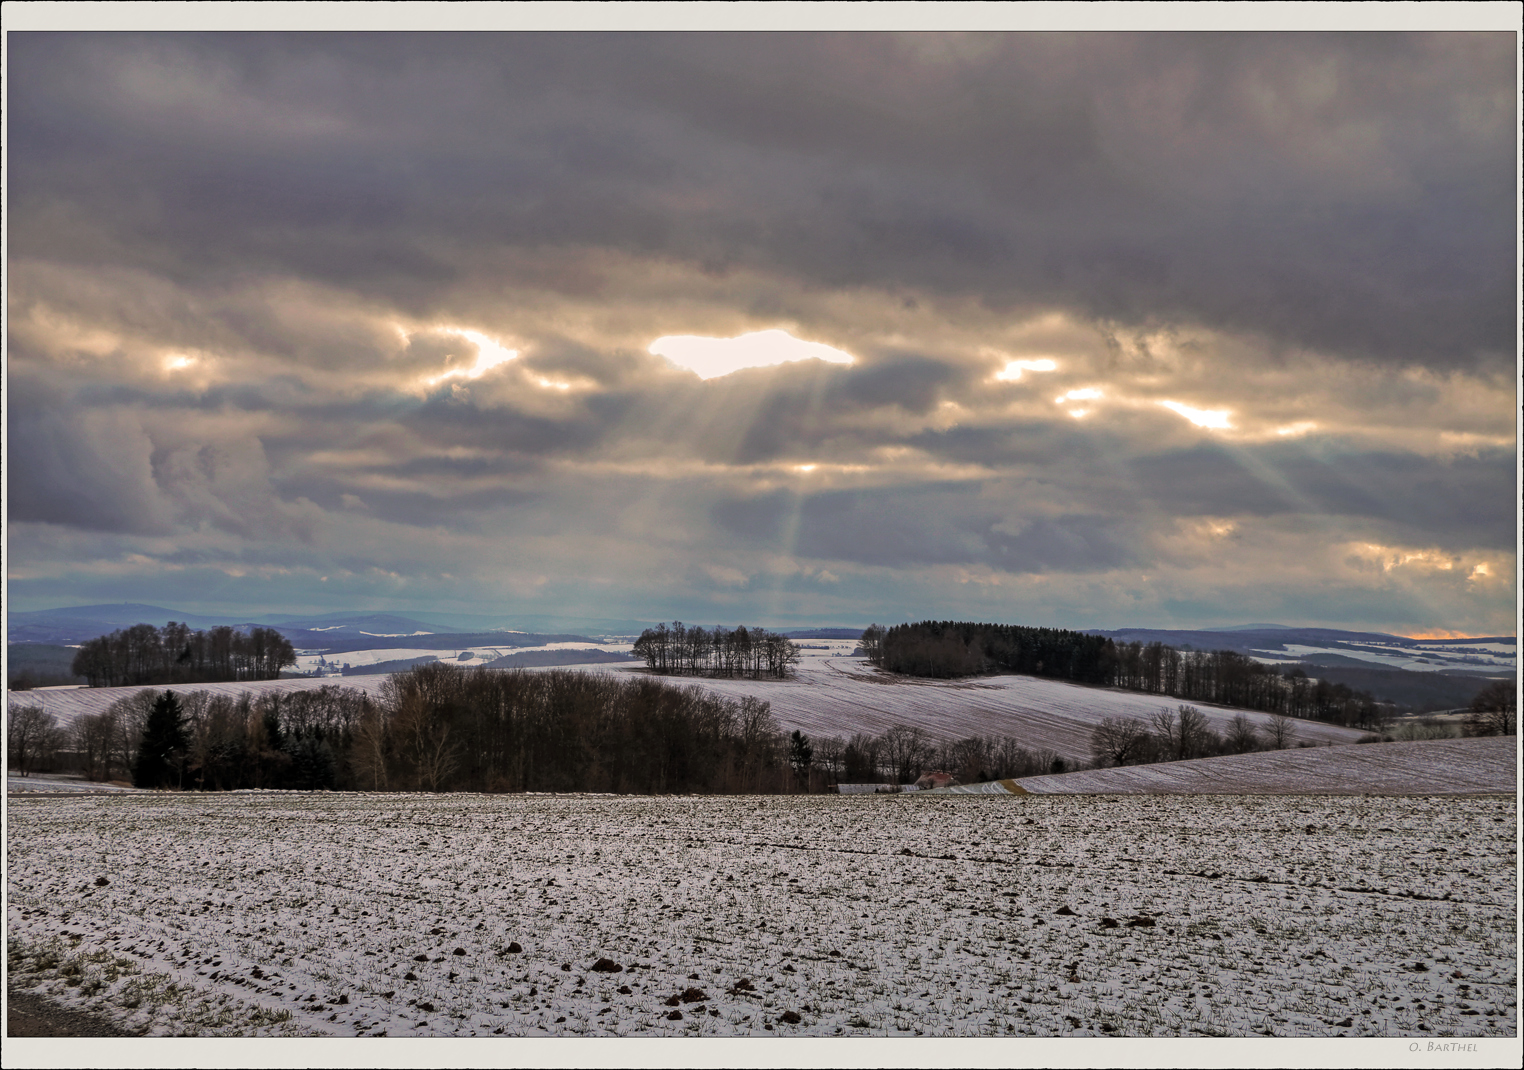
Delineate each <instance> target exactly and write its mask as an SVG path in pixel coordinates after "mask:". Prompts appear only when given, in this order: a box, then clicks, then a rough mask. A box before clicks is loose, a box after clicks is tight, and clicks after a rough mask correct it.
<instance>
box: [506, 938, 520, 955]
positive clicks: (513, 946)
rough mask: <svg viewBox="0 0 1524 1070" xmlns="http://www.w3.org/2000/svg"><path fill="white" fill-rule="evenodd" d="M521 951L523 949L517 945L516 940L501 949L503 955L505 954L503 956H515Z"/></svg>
mask: <svg viewBox="0 0 1524 1070" xmlns="http://www.w3.org/2000/svg"><path fill="white" fill-rule="evenodd" d="M523 950H524V949H523V948H522V947H521V946H520V945H519V942H518V941H517V940H514V941H513V942H511V943H510V944H509V945H508V946H507V947H505V948H503V954H505V955H517V954H518V953H519V952H520V951H523Z"/></svg>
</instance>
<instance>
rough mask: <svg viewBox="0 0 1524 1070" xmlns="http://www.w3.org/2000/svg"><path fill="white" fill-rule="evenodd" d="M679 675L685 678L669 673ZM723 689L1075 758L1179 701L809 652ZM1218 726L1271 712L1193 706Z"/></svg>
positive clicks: (1310, 727) (789, 720) (1325, 730)
mask: <svg viewBox="0 0 1524 1070" xmlns="http://www.w3.org/2000/svg"><path fill="white" fill-rule="evenodd" d="M587 668H588V670H589V671H597V670H601V671H605V672H631V671H638V670H636V669H632V668H631V667H629V666H623V665H608V666H588V667H587ZM672 679H673V680H675V681H676V682H685V681H686V679H687V678H679V677H673V678H672ZM697 682H698V683H701V684H702V685H703V686H704V687H705V688H706V689H708V690H710V691H716V692H719V693H721V694H725V695H732V696H740V695H755V696H757V697H758V698H761V699H765V700H766V701H768V702H770V703H771V704H772V712H773V716H774V717H776V718H777V720H778V723H779V724H780V725H782V726H783V727H784V728H785V729H788V730H793V729H795V728H797V729H800V730H801V731H803V732H804V733H805V734H806V735H808V736H810V737H812V738H818V737H821V736H833V735H840V736H851V735H852V734H853V733H854V732H870V733H874V734H877V733H880V732H883V731H884V730H885V729H886V728H891V727H893V726H894V725H897V724H906V725H914V726H918V727H920V728H923V729H925V730H926V731H927V732H929V733H930V734H931V735H932V736H935V737H945V738H953V739H961V738H965V737H967V736H971V735H981V736H983V735H1010V736H1014V737H1016V738H1017V739H1019V740H1020V741H1021V743H1022V745H1023V746H1025V747H1027V748H1028V749H1032V750H1036V749H1048V750H1053V751H1056V752H1058V753H1059V754H1062V755H1065V756H1067V757H1069V758H1072V759H1088V758H1089V755H1090V735H1091V733H1092V732H1094V731H1095V726H1096V725H1098V724H1100V723H1101V721H1102V720H1103V719H1104V718H1107V717H1116V718H1126V717H1136V718H1138V719H1139V720H1141V721H1143V722H1145V723H1147V721H1148V719H1149V718H1150V717H1152V716H1153V715H1154V713H1156V712H1157V711H1158V710H1160V709H1174V708H1175V707H1176V706H1178V705H1179V700H1178V699H1171V698H1169V697H1168V696H1164V695H1145V694H1139V693H1137V692H1132V691H1118V690H1113V689H1111V688H1104V687H1084V686H1081V685H1079V684H1068V683H1063V682H1062V681H1059V680H1042V679H1038V678H1037V677H1035V676H981V677H976V678H972V679H962V680H927V679H917V678H915V677H907V676H895V675H893V674H890V673H885V672H880V671H879V670H877V669H875V668H874V667H873V666H872V665H870V664H868V662H867V661H866V660H864V659H862V658H851V657H842V656H839V655H838V656H825V657H813V658H812V657H806V658H802V659H801V660H800V663H799V667H798V672H797V674H796V676H795V677H794V678H793V679H789V680H700V681H697ZM1196 705H1197V708H1198V709H1200V710H1201V712H1202V713H1203V714H1205V715H1206V718H1207V721H1208V723H1209V724H1210V725H1211V727H1212V728H1213V729H1215V730H1217V731H1219V732H1221V731H1223V730H1224V729H1225V728H1226V727H1227V723H1228V721H1229V720H1231V719H1232V718H1233V717H1234V715H1236V714H1239V713H1242V714H1243V715H1244V716H1246V717H1248V718H1249V720H1250V721H1251V722H1253V723H1254V724H1256V725H1263V724H1265V723H1266V722H1268V721H1269V719H1270V715H1269V714H1266V713H1260V712H1257V711H1254V710H1239V709H1233V708H1230V707H1225V706H1211V705H1205V704H1200V703H1198V704H1196ZM1363 734H1364V733H1363V732H1362V731H1359V730H1356V729H1350V728H1342V727H1339V726H1337V725H1330V724H1323V723H1321V722H1318V721H1297V722H1296V739H1297V740H1298V741H1301V740H1306V741H1308V742H1312V743H1317V744H1323V743H1353V742H1354V741H1355V740H1357V739H1359V738H1360V736H1362V735H1363Z"/></svg>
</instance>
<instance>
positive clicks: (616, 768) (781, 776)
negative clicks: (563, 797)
mask: <svg viewBox="0 0 1524 1070" xmlns="http://www.w3.org/2000/svg"><path fill="white" fill-rule="evenodd" d="M355 742H356V745H355V747H354V748H353V749H352V761H353V764H354V775H355V778H356V784H357V786H359V787H365V788H374V789H385V788H421V789H424V790H432V791H444V790H456V789H460V790H470V791H607V792H620V793H626V792H630V793H633V792H639V793H665V792H701V793H711V792H712V793H730V792H778V791H789V790H794V789H795V787H796V784H795V782H794V778H793V775H792V771H791V769H790V765H789V758H790V750H789V747H788V744H787V741H786V740H785V739H784V737H783V735H782V734H781V733H780V731H779V729H778V726H777V724H776V722H775V721H774V720H773V717H772V713H771V709H770V707H769V705H768V704H767V703H766V702H762V701H759V700H757V699H755V698H750V697H747V698H741V699H730V698H725V697H722V696H718V695H714V694H711V693H708V692H705V691H704V690H703V689H702V688H700V687H698V686H696V685H690V686H687V687H678V686H675V685H672V684H668V683H665V682H663V681H660V680H655V679H651V678H649V677H637V678H634V679H628V678H619V677H614V676H609V675H604V674H599V673H583V672H572V671H566V670H551V671H542V672H525V671H522V670H511V671H507V672H504V671H501V670H493V669H487V668H485V667H476V668H464V667H461V666H458V665H452V664H448V663H434V664H429V665H422V666H418V667H416V668H414V669H413V670H412V671H411V672H407V673H399V674H398V675H396V676H393V677H392V678H391V680H389V681H388V682H387V684H386V686H385V688H384V689H383V692H382V696H381V701H380V702H379V703H378V704H377V705H376V707H375V708H374V709H373V710H372V711H371V713H370V714H369V715H368V717H367V718H366V719H365V720H364V721H363V722H362V723H361V724H360V725H359V726H357V729H356V734H355ZM798 753H799V752H798V750H797V748H796V749H795V750H794V753H793V757H794V758H796V759H797V757H798Z"/></svg>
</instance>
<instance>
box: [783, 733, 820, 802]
mask: <svg viewBox="0 0 1524 1070" xmlns="http://www.w3.org/2000/svg"><path fill="white" fill-rule="evenodd" d="M814 757H815V748H814V747H812V746H810V737H809V736H806V735H804V734H803V733H801V732H800V731H799V729H797V728H796V729H794V734H793V735H792V736H790V737H789V740H788V763H789V764H790V765H792V766H793V767H794V775H795V776H797V777H798V778H799V779H800V780H802V781H804V784H805V787H806V788H808V787H809V783H810V762H811V760H812V759H813V758H814Z"/></svg>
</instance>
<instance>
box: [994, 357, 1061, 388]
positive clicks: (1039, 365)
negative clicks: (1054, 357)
mask: <svg viewBox="0 0 1524 1070" xmlns="http://www.w3.org/2000/svg"><path fill="white" fill-rule="evenodd" d="M1057 369H1058V363H1057V362H1056V361H1051V360H1048V359H1046V358H1044V359H1042V360H1013V361H1011V362H1010V363H1009V364H1007V365H1006V366H1005V370H1004V371H998V372H996V373H995V378H996V379H1002V380H1004V381H1005V382H1008V383H1014V382H1015V381H1016V380H1017V379H1020V378H1021V373H1022V372H1024V371H1028V372H1051V371H1056V370H1057Z"/></svg>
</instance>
